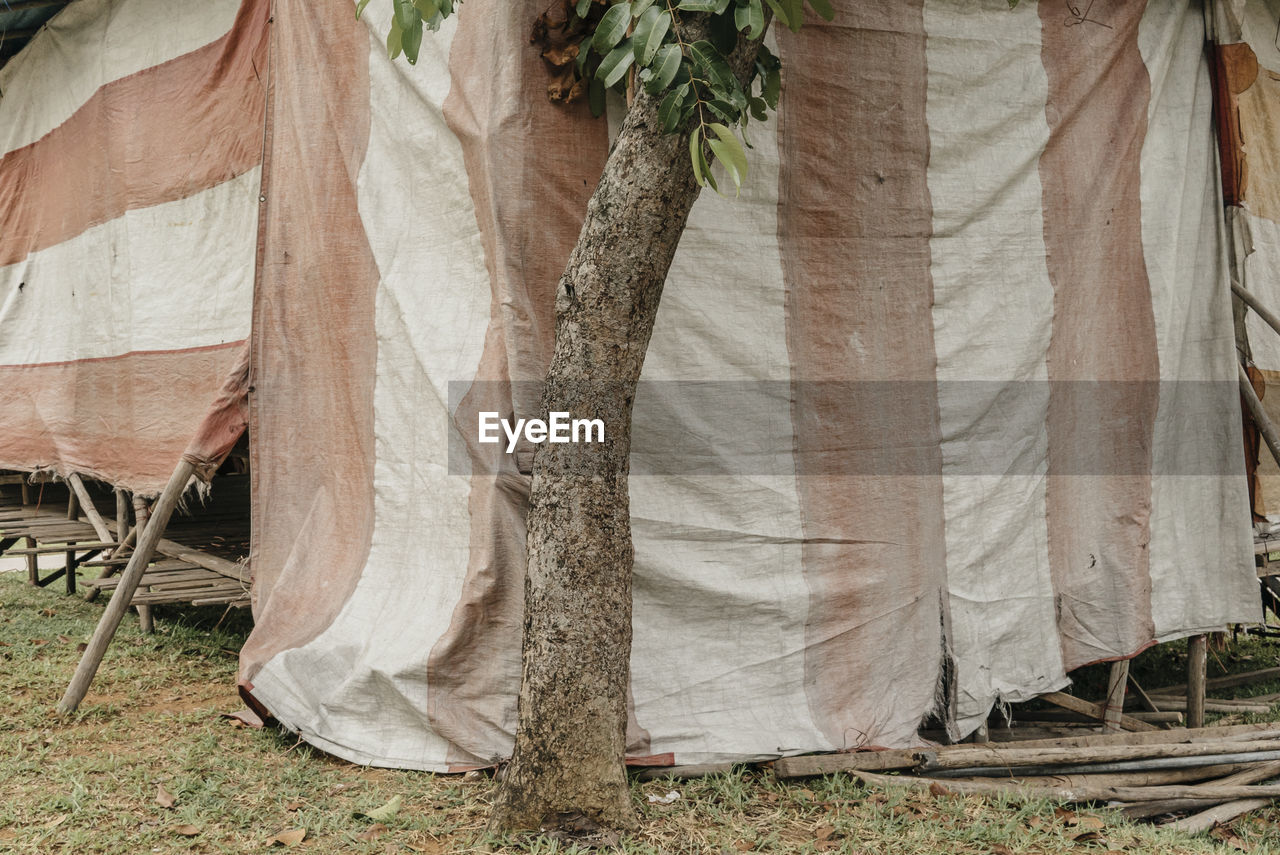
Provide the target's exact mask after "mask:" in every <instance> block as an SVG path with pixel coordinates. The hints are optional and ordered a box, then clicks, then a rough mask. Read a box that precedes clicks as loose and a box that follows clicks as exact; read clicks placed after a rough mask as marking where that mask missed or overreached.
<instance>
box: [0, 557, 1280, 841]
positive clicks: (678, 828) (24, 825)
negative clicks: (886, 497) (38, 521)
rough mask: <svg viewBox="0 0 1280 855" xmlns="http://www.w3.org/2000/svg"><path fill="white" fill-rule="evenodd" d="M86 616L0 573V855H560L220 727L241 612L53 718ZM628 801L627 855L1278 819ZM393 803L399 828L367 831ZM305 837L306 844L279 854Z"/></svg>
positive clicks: (89, 608) (742, 776)
mask: <svg viewBox="0 0 1280 855" xmlns="http://www.w3.org/2000/svg"><path fill="white" fill-rule="evenodd" d="M100 612H101V606H100V605H97V604H87V603H84V602H83V601H82V600H80V599H79V598H78V597H72V598H68V597H65V596H62V595H60V594H59V593H57V592H54V591H52V590H41V591H37V590H33V589H30V588H28V587H27V586H26V585H25V584H24V580H23V578H22V575H21V574H16V573H0V852H15V853H33V855H34V853H39V855H45V853H64V852H65V853H71V852H75V853H84V852H106V853H141V852H153V853H223V852H226V853H241V852H269V851H284V849H285V848H291V849H292V851H298V852H308V853H339V852H341V853H390V852H406V853H407V852H426V853H442V852H479V851H500V852H502V851H517V850H520V851H529V852H563V851H571V848H566V846H565V844H562V843H559V842H557V841H554V840H546V839H543V840H533V841H522V842H516V841H502V840H492V839H489V838H486V837H485V836H484V834H483V825H484V820H485V817H486V815H487V811H488V802H489V799H490V797H491V795H492V793H493V786H494V785H493V782H492V781H491V780H490V779H489V778H487V777H484V776H469V777H466V778H463V777H457V776H435V775H429V774H423V773H412V772H401V771H390V770H379V769H365V768H358V767H355V766H351V765H348V764H345V763H342V762H338V761H335V760H333V759H331V758H328V757H326V756H325V755H323V754H321V753H319V752H316V751H313V750H311V749H310V748H308V747H307V746H305V745H300V744H297V743H296V741H295V740H294V739H293V738H292V737H290V736H289V735H288V734H285V733H282V732H280V731H278V730H272V729H266V730H252V729H248V728H243V727H236V726H234V725H233V724H232V723H231V722H230V721H229V720H227V719H224V718H221V717H220V715H219V714H220V713H222V712H228V711H233V710H236V709H239V708H240V702H239V700H238V698H237V697H236V695H235V691H234V674H235V662H236V660H235V651H236V650H237V649H238V648H239V645H240V643H241V642H242V641H243V638H244V635H245V633H246V631H247V625H246V623H245V616H244V615H242V614H238V615H235V616H231V617H228V618H226V619H223V615H222V613H221V612H220V611H218V610H197V609H191V610H186V611H161V610H159V609H157V615H158V620H157V626H158V629H159V632H158V633H157V634H156V635H154V636H149V637H147V636H142V635H140V634H139V633H138V630H137V621H136V620H133V619H128V620H126V622H125V624H124V626H122V628H121V631H120V634H119V635H118V636H117V638H116V642H115V644H114V645H113V646H112V648H111V650H110V651H109V653H108V655H107V659H106V661H105V663H104V666H103V669H102V671H101V672H100V673H99V675H98V679H97V681H96V682H95V684H94V686H93V690H92V691H91V693H90V695H89V697H88V698H87V699H86V702H85V704H84V705H83V707H82V708H81V712H80V713H79V714H78V715H77V716H76V717H75V718H74V719H72V720H69V721H59V720H57V719H56V718H55V717H54V716H53V714H52V710H53V708H54V705H55V704H56V703H57V701H58V698H59V697H60V696H61V693H62V691H63V689H64V688H65V685H66V682H67V680H68V679H69V678H70V675H71V672H72V670H73V669H74V666H75V662H76V660H77V658H78V651H77V645H78V644H80V643H81V642H83V641H85V640H86V639H87V638H88V637H89V634H90V633H91V632H92V629H93V625H94V623H95V622H96V620H97V617H98V615H99V614H100ZM220 620H221V623H219V621H220ZM1158 656H1161V657H1171V658H1170V659H1169V661H1168V662H1165V663H1163V664H1162V666H1161V667H1168V668H1170V669H1171V673H1169V674H1168V675H1167V679H1163V680H1155V679H1152V681H1151V684H1152V685H1157V684H1159V683H1173V682H1179V681H1180V679H1181V677H1180V672H1179V671H1177V670H1176V666H1177V656H1178V653H1177V650H1176V648H1174V647H1170V648H1169V649H1168V650H1165V651H1161V652H1160V653H1159V654H1158ZM1224 656H1225V657H1226V658H1227V659H1230V658H1231V657H1236V658H1239V657H1242V656H1249V657H1252V658H1250V659H1248V660H1243V663H1230V662H1226V661H1223V659H1224ZM1218 658H1219V661H1222V662H1223V664H1224V665H1227V666H1230V665H1232V664H1242V667H1239V668H1236V669H1234V670H1250V669H1253V668H1261V667H1266V666H1268V665H1271V664H1275V662H1276V654H1275V650H1274V649H1273V648H1270V647H1267V646H1264V645H1261V644H1257V643H1254V644H1252V645H1250V646H1246V647H1242V648H1237V649H1235V650H1234V651H1233V652H1231V653H1230V654H1219V656H1218ZM1144 667H1145V666H1144ZM1213 667H1214V665H1213V663H1212V659H1211V668H1213ZM670 791H676V792H678V793H679V797H678V798H676V799H675V800H674V801H672V803H671V804H669V805H665V804H660V803H651V802H650V801H649V797H650V796H654V797H659V796H663V795H665V794H667V793H668V792H670ZM634 792H635V800H636V804H637V805H638V807H639V810H640V811H641V813H642V815H643V828H642V830H641V831H640V832H639V833H637V834H635V835H633V836H632V837H631V838H630V839H628V840H626V841H624V842H623V845H622V848H623V850H624V851H627V852H635V853H657V852H672V853H677V852H679V853H684V852H689V853H704V852H705V853H717V855H718V854H719V853H729V855H733V853H737V852H796V853H803V852H846V853H868V855H870V853H881V852H892V853H893V855H911V853H973V855H988V853H991V854H992V855H1011V853H1067V852H1070V853H1089V852H1095V853H1107V852H1120V851H1124V852H1160V853H1202V852H1228V851H1238V850H1240V849H1245V850H1247V851H1254V852H1260V853H1268V852H1278V853H1280V825H1277V823H1280V812H1277V811H1274V810H1273V811H1270V812H1265V813H1260V814H1255V815H1254V816H1252V817H1249V818H1246V819H1243V820H1241V821H1238V822H1236V823H1235V824H1233V825H1232V826H1231V827H1230V828H1229V829H1226V830H1220V831H1218V832H1217V837H1216V838H1215V837H1209V836H1205V837H1200V838H1191V837H1187V836H1185V835H1180V834H1177V833H1174V832H1169V831H1161V830H1158V829H1153V828H1150V827H1147V826H1135V825H1130V824H1127V823H1125V822H1123V821H1121V820H1120V819H1119V818H1118V817H1117V816H1116V815H1115V814H1114V813H1112V812H1109V811H1106V810H1097V811H1068V810H1062V809H1059V808H1057V807H1056V806H1055V805H1053V804H1050V803H1047V802H1038V803H1032V804H1024V805H1017V804H1011V803H987V802H982V801H979V800H977V799H973V798H957V797H951V796H944V797H940V798H934V797H932V796H928V795H926V796H922V797H921V796H907V795H904V794H901V793H889V794H884V793H879V792H874V791H871V790H868V789H866V788H864V787H861V786H859V785H857V784H854V783H853V782H851V781H850V780H848V779H846V778H841V777H830V778H824V779H814V780H809V781H804V782H798V783H790V784H787V783H783V782H780V781H778V780H777V779H775V778H774V777H773V776H772V774H771V773H769V772H768V771H767V770H765V771H756V770H739V771H738V772H736V773H734V774H729V775H722V776H719V777H716V778H710V779H704V780H701V781H694V782H677V783H674V784H672V783H670V782H651V783H646V784H637V785H636V786H635V788H634ZM396 797H399V800H400V808H399V810H398V811H396V812H395V813H394V815H393V816H389V817H386V818H384V819H383V820H382V821H381V822H378V821H375V820H373V819H370V818H368V817H366V816H362V815H361V814H363V813H367V812H371V811H376V809H378V808H379V807H381V806H383V805H386V804H387V803H388V802H391V801H392V800H393V799H395V798H396ZM299 830H305V838H304V839H303V841H302V842H301V843H297V844H295V845H292V846H291V847H290V846H288V845H287V844H288V842H289V841H291V840H292V839H293V838H294V837H297V836H298V835H297V831H299ZM288 831H294V832H295V833H294V835H293V837H290V836H289V835H288V834H284V835H283V842H279V841H277V842H273V839H274V838H277V837H278V836H280V835H282V833H284V832H288Z"/></svg>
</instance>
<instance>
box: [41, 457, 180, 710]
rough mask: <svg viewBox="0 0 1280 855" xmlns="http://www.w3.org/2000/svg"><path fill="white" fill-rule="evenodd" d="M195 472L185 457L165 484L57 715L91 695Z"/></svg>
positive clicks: (73, 707)
mask: <svg viewBox="0 0 1280 855" xmlns="http://www.w3.org/2000/svg"><path fill="white" fill-rule="evenodd" d="M193 472H195V466H194V465H193V464H192V463H190V462H189V461H187V460H186V459H185V458H183V459H182V460H181V461H180V462H179V463H178V466H177V468H175V469H174V470H173V475H172V476H170V478H169V483H168V484H166V485H165V488H164V491H163V492H162V493H161V494H160V498H159V499H157V500H156V504H155V508H154V509H153V510H152V513H151V520H150V522H149V523H148V525H147V527H146V528H145V529H143V532H142V534H141V535H140V536H139V538H138V546H137V548H136V549H135V550H134V551H133V556H132V557H131V558H130V559H129V564H128V566H127V567H125V569H124V573H122V574H121V576H120V584H119V585H117V586H116V589H115V591H114V592H113V593H112V595H111V600H110V602H108V603H107V607H106V609H105V610H104V611H103V613H102V618H101V620H99V621H98V627H97V629H95V630H94V631H93V638H91V639H90V640H89V645H88V647H86V648H85V651H84V656H82V657H81V659H80V664H79V665H78V666H76V673H75V676H74V677H72V678H71V683H70V685H68V686H67V691H66V693H65V694H64V695H63V696H62V700H61V701H60V702H59V703H58V712H60V713H63V714H67V713H72V712H75V710H76V708H77V707H79V706H80V702H81V701H82V700H84V696H85V694H86V693H88V691H89V684H90V683H92V682H93V678H94V675H95V674H97V673H98V666H99V665H101V664H102V657H103V656H104V655H105V654H106V652H107V645H109V644H110V643H111V639H112V638H113V637H114V636H115V634H116V630H117V629H119V627H120V621H121V619H122V618H123V617H124V613H125V611H127V610H128V608H129V601H130V600H131V599H132V598H133V592H134V591H135V590H136V589H137V587H138V580H139V579H141V578H142V574H143V572H144V571H145V570H146V569H147V564H149V563H150V561H151V555H152V553H154V552H155V548H156V543H158V542H159V540H160V536H161V535H162V534H163V533H164V527H165V525H166V524H167V523H168V522H169V517H170V516H171V515H172V514H173V509H174V508H175V507H176V506H177V504H178V500H179V499H180V498H181V497H182V492H183V490H185V489H186V487H187V481H188V480H190V478H191V475H192V473H193Z"/></svg>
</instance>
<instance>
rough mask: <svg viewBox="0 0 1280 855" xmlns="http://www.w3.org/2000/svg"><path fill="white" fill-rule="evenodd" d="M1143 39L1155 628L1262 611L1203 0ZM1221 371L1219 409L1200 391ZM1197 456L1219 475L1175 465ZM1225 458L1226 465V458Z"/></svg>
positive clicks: (1148, 24) (1176, 8)
mask: <svg viewBox="0 0 1280 855" xmlns="http://www.w3.org/2000/svg"><path fill="white" fill-rule="evenodd" d="M1138 46H1139V49H1140V50H1141V52H1142V57H1143V62H1144V63H1145V64H1146V66H1147V71H1148V75H1149V77H1150V80H1151V100H1150V105H1149V107H1148V111H1147V121H1148V126H1147V137H1146V142H1145V144H1144V146H1143V149H1142V161H1141V184H1142V186H1141V195H1142V243H1143V255H1144V257H1145V259H1146V266H1147V276H1148V280H1149V281H1150V283H1151V301H1152V306H1153V310H1154V314H1155V322H1156V342H1157V346H1158V348H1159V358H1160V379H1161V381H1162V383H1161V394H1160V406H1159V410H1158V412H1157V415H1156V424H1155V433H1154V437H1153V449H1154V451H1153V454H1154V458H1153V461H1152V465H1153V467H1154V473H1155V474H1154V475H1153V477H1152V482H1151V490H1152V496H1151V561H1150V567H1151V611H1152V618H1153V620H1154V622H1155V629H1156V637H1157V638H1160V639H1162V640H1163V639H1169V638H1174V637H1177V636H1180V635H1185V634H1188V633H1194V632H1200V631H1204V630H1212V629H1221V628H1222V627H1223V626H1225V625H1226V624H1227V623H1230V622H1235V621H1249V620H1254V619H1256V617H1257V612H1258V604H1257V581H1256V579H1255V575H1254V569H1253V550H1252V548H1251V547H1252V537H1251V532H1250V515H1249V507H1248V492H1247V487H1246V484H1245V480H1244V477H1243V476H1244V467H1243V459H1242V458H1241V455H1240V441H1241V440H1240V413H1239V408H1238V407H1237V406H1235V396H1234V394H1230V390H1232V389H1234V385H1233V381H1234V378H1235V376H1236V367H1235V342H1234V333H1233V329H1232V321H1231V305H1230V296H1229V292H1228V290H1227V277H1226V272H1225V269H1224V257H1225V256H1224V247H1223V245H1222V242H1221V238H1220V234H1221V232H1220V228H1219V223H1220V217H1221V210H1222V207H1221V199H1222V194H1221V189H1220V187H1219V173H1218V168H1217V161H1216V157H1215V148H1214V140H1213V123H1212V109H1213V102H1212V94H1211V91H1210V84H1209V71H1208V65H1207V62H1206V60H1205V57H1204V18H1203V14H1202V8H1201V4H1200V3H1199V2H1196V0H1191V2H1168V3H1150V4H1148V5H1147V8H1146V11H1145V13H1144V14H1143V17H1142V21H1141V24H1140V26H1139V30H1138ZM1208 380H1218V381H1222V382H1224V383H1225V384H1226V388H1227V390H1228V394H1227V395H1226V406H1223V407H1217V406H1213V401H1214V399H1213V397H1212V396H1210V395H1206V394H1204V389H1203V387H1197V386H1196V385H1195V384H1192V383H1187V384H1185V385H1183V384H1181V383H1175V382H1171V381H1208ZM1192 444H1195V445H1196V448H1195V457H1196V458H1198V459H1203V458H1205V457H1212V458H1214V459H1215V460H1220V461H1221V462H1220V464H1219V467H1218V468H1215V469H1214V470H1213V471H1215V472H1226V471H1230V468H1234V465H1235V464H1236V463H1237V462H1238V465H1239V474H1238V475H1231V476H1227V475H1215V474H1206V475H1191V474H1182V473H1181V472H1180V471H1179V470H1180V469H1181V468H1185V462H1186V461H1188V460H1190V459H1191V455H1189V454H1188V453H1187V449H1188V448H1191V447H1192ZM1229 467H1230V468H1229Z"/></svg>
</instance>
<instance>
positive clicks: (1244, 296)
mask: <svg viewBox="0 0 1280 855" xmlns="http://www.w3.org/2000/svg"><path fill="white" fill-rule="evenodd" d="M1231 293H1232V294H1235V295H1236V296H1237V297H1239V298H1240V301H1241V302H1242V303H1244V304H1245V305H1246V306H1248V307H1249V308H1250V309H1253V310H1254V311H1255V312H1257V313H1258V317H1260V318H1262V320H1263V321H1265V322H1266V324H1267V326H1269V327H1271V328H1272V329H1273V330H1275V331H1276V332H1278V333H1280V317H1276V315H1275V313H1274V312H1272V311H1271V310H1270V309H1268V308H1267V307H1266V306H1264V305H1262V304H1261V303H1259V302H1258V298H1257V297H1255V296H1253V295H1252V294H1250V293H1249V292H1248V291H1246V290H1244V288H1241V287H1240V286H1239V285H1238V284H1237V283H1235V282H1232V283H1231Z"/></svg>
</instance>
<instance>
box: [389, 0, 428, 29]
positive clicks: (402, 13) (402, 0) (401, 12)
mask: <svg viewBox="0 0 1280 855" xmlns="http://www.w3.org/2000/svg"><path fill="white" fill-rule="evenodd" d="M392 7H393V8H394V9H395V12H396V15H395V18H396V25H397V26H399V27H400V32H402V33H407V32H408V31H409V29H410V28H411V27H412V26H413V22H414V21H417V20H419V19H420V18H421V16H420V15H419V14H418V10H417V9H415V8H414V7H413V0H392Z"/></svg>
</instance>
